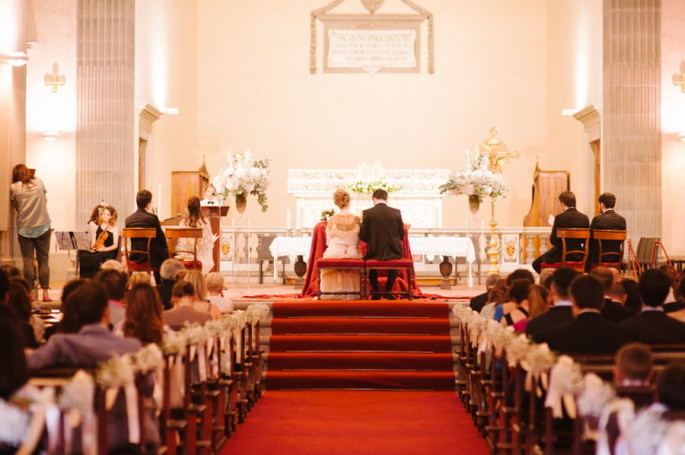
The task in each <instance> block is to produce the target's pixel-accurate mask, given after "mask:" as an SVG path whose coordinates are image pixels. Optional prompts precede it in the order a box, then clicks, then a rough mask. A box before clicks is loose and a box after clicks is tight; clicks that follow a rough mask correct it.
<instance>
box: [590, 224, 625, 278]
mask: <svg viewBox="0 0 685 455" xmlns="http://www.w3.org/2000/svg"><path fill="white" fill-rule="evenodd" d="M626 238H627V233H626V231H616V230H611V229H593V230H592V239H593V240H597V243H598V246H599V254H598V256H597V264H590V266H591V267H596V266H600V265H601V266H603V267H615V268H617V269H618V270H621V266H622V265H623V245H624V243H625V240H626ZM605 241H614V242H619V241H620V242H621V248H620V250H621V251H620V253H617V252H615V251H605V249H606V246H605V244H604V242H605ZM608 259H615V260H613V261H610V260H608Z"/></svg>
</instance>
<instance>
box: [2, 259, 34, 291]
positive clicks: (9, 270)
mask: <svg viewBox="0 0 685 455" xmlns="http://www.w3.org/2000/svg"><path fill="white" fill-rule="evenodd" d="M0 270H2V271H4V272H5V274H7V278H12V277H13V276H18V277H21V271H20V270H19V269H18V268H16V267H15V266H13V265H11V264H2V265H0ZM32 288H33V286H32ZM29 292H31V291H30V290H29Z"/></svg>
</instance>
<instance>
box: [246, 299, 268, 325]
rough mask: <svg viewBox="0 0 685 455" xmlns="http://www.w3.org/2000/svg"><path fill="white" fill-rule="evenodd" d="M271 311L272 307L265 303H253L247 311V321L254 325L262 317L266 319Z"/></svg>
mask: <svg viewBox="0 0 685 455" xmlns="http://www.w3.org/2000/svg"><path fill="white" fill-rule="evenodd" d="M270 311H271V309H270V308H269V306H268V305H266V304H264V303H253V304H252V305H250V306H249V307H247V310H246V311H245V317H246V318H247V321H248V322H249V323H250V324H251V325H252V326H254V325H255V324H257V323H258V322H259V321H261V320H262V319H265V318H266V317H267V316H268V315H269V312H270Z"/></svg>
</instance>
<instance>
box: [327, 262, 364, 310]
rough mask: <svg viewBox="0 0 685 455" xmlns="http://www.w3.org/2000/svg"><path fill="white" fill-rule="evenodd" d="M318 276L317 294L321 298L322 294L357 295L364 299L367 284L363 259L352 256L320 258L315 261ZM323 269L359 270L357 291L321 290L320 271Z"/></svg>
mask: <svg viewBox="0 0 685 455" xmlns="http://www.w3.org/2000/svg"><path fill="white" fill-rule="evenodd" d="M316 270H317V274H318V275H317V276H318V291H317V296H318V297H319V299H321V296H322V295H358V296H359V298H360V299H361V300H366V298H367V295H366V294H367V293H366V291H367V289H368V285H367V284H366V269H365V264H364V260H363V259H353V258H320V259H317V261H316ZM323 270H358V271H359V292H356V291H322V290H321V272H322V271H323Z"/></svg>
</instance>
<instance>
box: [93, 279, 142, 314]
mask: <svg viewBox="0 0 685 455" xmlns="http://www.w3.org/2000/svg"><path fill="white" fill-rule="evenodd" d="M146 275H147V274H146ZM94 281H95V282H96V283H100V284H101V285H102V286H103V287H104V288H105V292H106V294H107V307H108V308H109V320H110V322H111V323H112V325H117V324H118V323H119V322H121V321H122V320H123V319H124V316H125V315H126V310H125V308H124V297H125V296H126V285H127V282H128V276H127V275H126V274H125V273H124V272H117V271H116V270H100V271H99V272H98V273H97V274H96V275H95V278H94Z"/></svg>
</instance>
